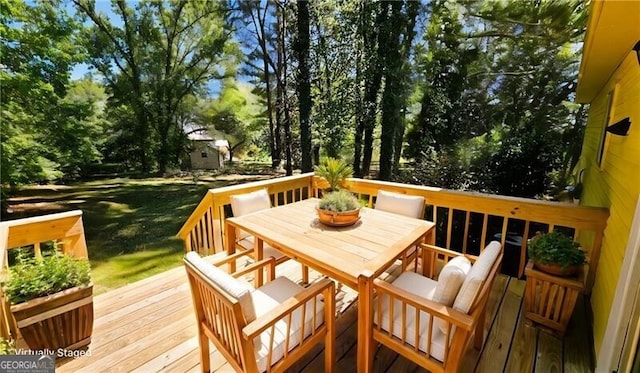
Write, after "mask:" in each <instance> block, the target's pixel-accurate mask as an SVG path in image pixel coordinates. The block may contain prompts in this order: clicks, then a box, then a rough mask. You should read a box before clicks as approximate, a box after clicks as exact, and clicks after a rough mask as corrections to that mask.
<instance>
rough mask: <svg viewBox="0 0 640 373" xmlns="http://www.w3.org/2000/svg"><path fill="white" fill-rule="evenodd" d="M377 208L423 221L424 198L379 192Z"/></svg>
mask: <svg viewBox="0 0 640 373" xmlns="http://www.w3.org/2000/svg"><path fill="white" fill-rule="evenodd" d="M375 208H376V210H381V211H387V212H392V213H394V214H398V215H404V216H408V217H410V218H418V219H422V216H420V215H422V212H423V211H424V197H421V196H408V195H406V194H400V193H393V192H385V191H384V190H379V191H378V196H377V198H376V207H375Z"/></svg>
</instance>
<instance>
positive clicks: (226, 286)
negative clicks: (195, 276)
mask: <svg viewBox="0 0 640 373" xmlns="http://www.w3.org/2000/svg"><path fill="white" fill-rule="evenodd" d="M185 258H186V260H187V261H188V262H189V263H191V264H192V265H193V266H194V267H196V268H197V269H198V270H199V271H200V272H202V274H203V275H204V276H205V277H206V278H208V279H209V280H211V282H213V283H214V284H216V285H217V286H218V287H219V288H220V290H222V291H224V292H225V293H226V294H227V295H228V296H229V297H231V298H234V299H236V300H237V301H238V302H239V303H240V306H241V307H242V312H243V313H244V317H245V319H246V320H247V323H250V322H251V321H253V320H255V319H256V314H255V312H254V308H255V307H254V305H253V301H252V297H251V293H252V292H253V291H254V290H255V288H254V287H253V286H251V285H250V284H249V283H248V282H246V281H242V280H238V279H236V278H234V277H233V276H231V275H230V274H228V273H226V272H225V271H223V270H221V269H220V268H218V267H216V266H214V265H212V264H211V263H208V262H206V261H205V260H204V259H202V257H201V256H200V255H199V254H198V253H196V252H195V251H191V252H189V253H187V255H186V256H185Z"/></svg>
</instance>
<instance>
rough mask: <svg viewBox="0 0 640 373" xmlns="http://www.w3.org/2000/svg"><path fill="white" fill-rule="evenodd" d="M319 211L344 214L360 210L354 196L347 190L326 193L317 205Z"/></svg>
mask: <svg viewBox="0 0 640 373" xmlns="http://www.w3.org/2000/svg"><path fill="white" fill-rule="evenodd" d="M318 208H319V209H321V210H327V211H335V212H344V211H351V210H355V209H358V208H360V202H358V199H357V198H356V196H354V195H353V194H352V193H351V192H349V191H347V190H344V189H343V190H338V191H335V192H331V193H327V194H326V195H325V196H323V197H322V199H321V200H320V202H319V203H318Z"/></svg>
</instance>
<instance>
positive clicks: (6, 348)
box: [0, 337, 16, 355]
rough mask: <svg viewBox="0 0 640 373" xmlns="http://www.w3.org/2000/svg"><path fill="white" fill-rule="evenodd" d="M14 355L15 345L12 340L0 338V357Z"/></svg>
mask: <svg viewBox="0 0 640 373" xmlns="http://www.w3.org/2000/svg"><path fill="white" fill-rule="evenodd" d="M15 353H16V344H15V342H14V341H13V340H12V339H4V338H2V337H0V355H13V354H15Z"/></svg>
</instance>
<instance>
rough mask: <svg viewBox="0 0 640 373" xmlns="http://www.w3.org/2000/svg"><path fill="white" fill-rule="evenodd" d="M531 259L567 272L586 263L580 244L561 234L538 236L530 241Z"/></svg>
mask: <svg viewBox="0 0 640 373" xmlns="http://www.w3.org/2000/svg"><path fill="white" fill-rule="evenodd" d="M527 250H528V253H529V258H531V259H532V260H533V261H534V262H537V263H540V264H543V265H545V266H551V265H557V266H559V267H561V268H562V269H563V271H566V270H567V268H569V267H571V266H577V265H580V264H583V263H584V262H585V253H584V251H582V250H581V249H580V244H578V243H577V242H574V241H573V240H572V239H571V238H569V237H567V236H566V235H564V234H562V233H560V232H550V233H544V234H536V235H535V236H534V237H533V238H531V239H530V240H529V244H528V247H527Z"/></svg>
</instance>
